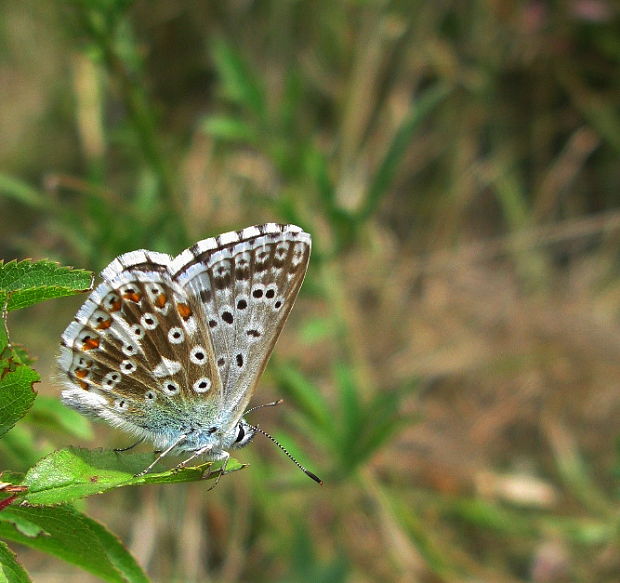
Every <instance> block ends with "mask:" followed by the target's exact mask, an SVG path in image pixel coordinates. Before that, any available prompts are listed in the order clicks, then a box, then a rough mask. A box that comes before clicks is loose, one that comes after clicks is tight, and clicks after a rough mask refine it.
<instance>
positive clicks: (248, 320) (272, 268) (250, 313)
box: [170, 223, 311, 427]
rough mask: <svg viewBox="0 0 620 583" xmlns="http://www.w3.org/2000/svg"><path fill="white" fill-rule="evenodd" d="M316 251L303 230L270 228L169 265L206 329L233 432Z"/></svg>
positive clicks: (208, 245) (227, 238) (194, 251)
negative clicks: (310, 259) (312, 250)
mask: <svg viewBox="0 0 620 583" xmlns="http://www.w3.org/2000/svg"><path fill="white" fill-rule="evenodd" d="M310 250H311V239H310V235H309V234H308V233H305V232H303V231H302V230H301V229H300V228H299V227H297V226H295V225H278V224H275V223H267V224H265V225H257V226H254V227H248V228H247V229H243V230H242V231H234V232H229V233H224V234H222V235H219V236H218V237H214V238H210V239H205V240H203V241H199V242H198V243H196V244H195V245H194V246H193V247H191V248H190V249H187V250H186V251H184V252H183V253H181V254H180V255H179V256H178V257H176V258H175V259H174V260H173V261H172V263H171V265H170V270H171V273H172V278H173V280H174V281H175V283H177V284H178V285H179V286H180V287H181V288H182V289H183V290H185V292H186V294H187V295H188V296H189V297H191V298H193V299H194V302H195V304H196V305H197V306H199V311H200V313H201V315H202V316H201V317H202V319H204V322H205V323H206V325H207V329H208V335H209V337H210V339H211V344H212V346H213V350H214V358H215V362H216V363H217V366H218V370H219V376H220V379H221V382H222V392H223V403H222V406H223V410H224V415H223V416H222V418H223V419H224V421H225V422H226V423H227V424H228V427H230V426H232V425H234V424H235V423H236V422H237V421H238V420H239V418H240V417H241V415H242V414H243V411H244V410H245V408H246V406H247V404H248V401H249V400H250V398H251V396H252V393H253V391H254V388H255V386H256V384H257V382H258V379H259V377H260V375H261V373H262V372H263V370H264V368H265V366H266V364H267V361H268V360H269V356H270V355H271V352H272V351H273V347H274V345H275V343H276V340H277V339H278V336H279V335H280V332H281V331H282V328H283V326H284V323H285V321H286V319H287V317H288V314H289V312H290V311H291V308H292V307H293V303H294V302H295V299H296V297H297V294H298V292H299V288H300V287H301V284H302V283H303V280H304V276H305V274H306V270H307V268H308V261H309V258H310Z"/></svg>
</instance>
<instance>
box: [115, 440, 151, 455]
mask: <svg viewBox="0 0 620 583" xmlns="http://www.w3.org/2000/svg"><path fill="white" fill-rule="evenodd" d="M144 439H145V438H144V437H141V438H140V439H138V441H136V442H135V443H132V444H131V445H128V446H127V447H115V448H114V451H115V452H116V453H121V452H123V451H129V450H130V449H133V448H134V447H136V445H140V444H141V443H142V442H143V441H144Z"/></svg>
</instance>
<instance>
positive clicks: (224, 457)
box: [175, 445, 230, 492]
mask: <svg viewBox="0 0 620 583" xmlns="http://www.w3.org/2000/svg"><path fill="white" fill-rule="evenodd" d="M212 449H213V445H206V446H205V447H201V448H200V449H197V450H196V451H195V452H194V453H192V455H190V456H189V457H188V458H187V459H186V460H183V461H182V462H181V463H180V464H179V465H178V466H177V467H176V468H175V469H176V470H180V469H183V468H184V467H185V466H187V464H188V463H189V462H191V461H192V460H193V459H196V458H197V457H199V456H201V455H203V454H205V453H208V452H210V451H211V450H212ZM229 459H230V454H229V453H228V452H227V451H222V452H220V453H219V454H218V455H217V456H215V460H224V463H223V464H222V467H221V469H220V471H219V473H218V476H217V478H216V479H215V483H214V484H213V486H211V487H210V488H209V490H213V488H215V486H217V484H218V482H219V481H220V478H221V477H222V476H223V475H224V474H225V473H226V466H227V464H228V460H229ZM209 490H207V492H208V491H209Z"/></svg>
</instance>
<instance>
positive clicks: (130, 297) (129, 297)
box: [123, 292, 142, 304]
mask: <svg viewBox="0 0 620 583" xmlns="http://www.w3.org/2000/svg"><path fill="white" fill-rule="evenodd" d="M123 297H124V298H125V299H126V300H130V301H132V302H135V303H136V304H137V303H138V302H139V301H140V300H141V299H142V294H139V293H136V292H131V293H126V294H123Z"/></svg>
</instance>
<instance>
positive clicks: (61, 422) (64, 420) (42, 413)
mask: <svg viewBox="0 0 620 583" xmlns="http://www.w3.org/2000/svg"><path fill="white" fill-rule="evenodd" d="M25 421H28V422H29V423H32V424H33V425H37V426H39V427H45V428H47V429H52V430H56V431H62V432H64V433H66V434H67V435H70V436H71V437H75V438H77V439H92V437H93V431H92V427H91V424H90V421H89V420H88V419H87V418H86V417H84V415H81V414H80V413H78V412H77V411H74V410H73V409H70V408H69V407H67V406H65V405H63V404H62V403H61V402H60V399H57V398H56V397H49V396H46V395H39V397H38V398H37V400H36V401H35V402H34V405H33V406H32V408H31V409H30V411H29V412H28V416H27V417H26V419H25Z"/></svg>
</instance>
